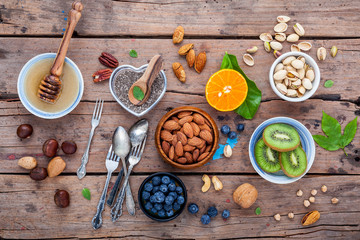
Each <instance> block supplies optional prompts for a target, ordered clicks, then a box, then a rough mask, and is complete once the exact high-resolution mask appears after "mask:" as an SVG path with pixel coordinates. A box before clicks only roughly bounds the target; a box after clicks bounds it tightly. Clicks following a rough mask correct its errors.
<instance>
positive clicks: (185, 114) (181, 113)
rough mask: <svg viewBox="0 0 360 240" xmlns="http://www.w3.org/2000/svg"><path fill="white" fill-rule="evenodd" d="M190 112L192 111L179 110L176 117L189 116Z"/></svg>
mask: <svg viewBox="0 0 360 240" xmlns="http://www.w3.org/2000/svg"><path fill="white" fill-rule="evenodd" d="M191 114H192V112H189V111H183V112H180V113H179V114H178V115H177V116H178V118H183V117H186V116H190V115H191Z"/></svg>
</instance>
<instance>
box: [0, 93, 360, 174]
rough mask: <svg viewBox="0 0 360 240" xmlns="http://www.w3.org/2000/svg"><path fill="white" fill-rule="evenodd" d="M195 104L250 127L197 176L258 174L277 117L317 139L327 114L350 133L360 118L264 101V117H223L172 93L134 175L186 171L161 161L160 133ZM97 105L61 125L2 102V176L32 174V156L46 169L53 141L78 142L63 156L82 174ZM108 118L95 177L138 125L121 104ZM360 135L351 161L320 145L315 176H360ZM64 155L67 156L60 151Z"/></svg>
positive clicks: (320, 105)
mask: <svg viewBox="0 0 360 240" xmlns="http://www.w3.org/2000/svg"><path fill="white" fill-rule="evenodd" d="M183 105H193V106H197V107H199V108H201V109H204V110H205V111H207V112H208V113H209V114H210V115H211V116H212V117H213V118H214V120H215V121H216V123H217V125H218V127H219V128H220V127H221V125H223V124H228V125H229V126H230V127H231V128H232V129H235V127H236V124H238V123H245V126H246V127H245V131H244V132H243V133H241V136H240V137H239V143H238V144H237V145H236V147H235V148H234V153H233V156H232V157H231V158H230V159H219V160H216V161H212V162H211V163H210V164H209V165H206V166H203V167H200V168H197V169H194V170H192V171H196V172H204V171H208V172H227V173H254V169H253V168H252V166H251V163H250V161H249V157H248V143H249V140H250V137H251V134H252V133H253V131H254V129H255V128H256V127H257V126H258V125H259V124H260V123H261V122H263V121H265V120H266V119H268V118H271V117H277V116H287V117H292V118H294V119H297V120H299V121H300V122H302V123H303V124H305V125H306V126H307V128H308V129H309V130H310V132H311V133H312V134H322V132H321V126H320V123H321V117H322V111H323V110H324V111H325V112H326V113H328V114H330V115H331V116H334V117H336V118H337V119H339V121H340V122H341V124H342V127H343V128H344V126H345V124H347V123H348V122H349V121H350V120H352V119H354V118H355V111H356V109H357V107H356V105H355V104H352V103H347V102H344V103H343V102H336V101H323V100H309V101H306V102H303V103H295V104H292V103H289V102H284V101H280V100H273V101H269V102H263V103H261V105H260V108H259V111H258V113H257V114H256V115H255V118H254V119H253V120H251V121H246V120H243V119H242V118H241V117H239V116H238V115H237V114H235V113H232V112H230V113H221V112H218V111H216V110H214V109H213V108H211V107H210V106H209V105H208V104H207V102H206V100H205V99H204V97H202V96H190V95H188V94H178V93H167V94H166V95H165V97H164V98H163V100H162V101H161V102H160V103H159V104H158V106H156V108H155V109H154V110H152V111H151V112H150V113H149V114H148V115H145V117H146V118H148V119H149V121H150V128H149V137H148V142H147V147H146V149H145V152H144V155H143V159H142V161H141V163H140V164H138V165H137V166H136V167H135V169H134V171H135V172H138V173H141V172H156V171H181V172H183V170H179V169H175V168H173V167H171V166H169V165H168V164H166V163H165V162H163V160H162V159H161V158H160V156H159V155H158V153H157V151H156V150H155V148H154V134H155V129H156V126H157V124H158V122H159V120H160V119H161V117H162V116H163V115H164V114H165V113H166V112H167V111H168V110H169V109H171V108H172V107H179V106H183ZM93 108H94V103H80V105H79V106H78V107H77V108H76V109H75V110H74V111H73V112H72V113H71V114H70V115H68V116H65V117H63V118H61V119H56V120H44V119H39V118H37V117H35V116H33V115H31V114H29V113H28V112H27V111H26V110H25V109H24V108H23V107H22V105H21V103H19V102H0V113H1V114H0V136H1V140H0V166H1V168H0V172H2V173H15V172H23V173H25V172H27V171H26V170H24V169H21V168H20V167H18V166H17V163H16V160H17V159H19V158H21V157H23V156H27V155H32V156H35V157H37V158H38V160H39V164H40V165H41V166H46V165H47V163H48V159H47V158H46V157H44V156H42V150H41V149H42V144H43V143H44V142H45V141H46V140H47V139H49V138H55V139H57V140H58V141H59V142H61V141H64V140H69V139H73V140H74V141H76V143H77V144H78V151H77V153H76V154H74V155H73V156H63V157H64V159H66V161H67V168H66V172H72V173H74V172H76V170H77V168H78V167H79V165H80V159H81V156H82V154H83V152H84V151H85V148H86V144H87V141H88V134H89V131H90V122H91V116H92V112H93ZM103 112H104V113H103V116H102V118H101V122H100V125H99V127H98V128H97V129H96V132H95V136H94V139H93V142H92V146H91V153H90V160H89V163H88V165H87V171H88V172H92V173H99V172H102V173H103V172H106V168H105V164H104V159H105V156H106V153H107V151H108V147H109V146H110V144H111V137H112V133H113V131H114V130H115V128H116V127H117V126H118V125H122V126H124V127H125V128H126V129H129V128H130V126H131V125H132V124H133V123H134V122H135V121H136V120H137V119H136V118H135V117H132V116H130V115H129V114H128V113H127V112H125V110H123V109H122V108H121V107H120V106H119V105H118V104H117V103H116V102H115V103H114V102H110V103H105V106H104V110H103ZM21 123H30V124H32V125H33V127H34V133H33V136H32V137H31V138H30V139H26V140H23V141H21V140H20V139H19V138H18V137H17V136H16V128H17V126H18V125H20V124H21ZM359 134H360V133H359V132H358V133H357V134H356V136H355V139H354V141H353V144H351V145H349V146H348V147H347V148H346V151H347V153H348V154H349V156H348V157H346V156H345V154H344V153H343V152H342V151H341V150H338V151H335V152H328V151H325V150H324V149H322V148H320V147H318V146H316V151H317V152H316V159H315V163H314V165H313V166H312V169H311V170H310V172H312V173H340V174H346V173H348V174H359V173H360V161H359V152H360V148H359V146H358V145H357V143H358V142H359V139H360V138H359V137H360V135H359ZM220 135H221V136H220V141H219V143H220V144H225V141H226V138H225V137H224V136H223V135H222V134H220ZM59 154H60V155H63V153H62V152H61V151H59Z"/></svg>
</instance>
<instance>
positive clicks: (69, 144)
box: [61, 141, 77, 154]
mask: <svg viewBox="0 0 360 240" xmlns="http://www.w3.org/2000/svg"><path fill="white" fill-rule="evenodd" d="M61 149H62V150H63V152H64V153H65V154H74V153H75V152H76V150H77V146H76V143H75V142H74V141H64V142H63V143H62V144H61Z"/></svg>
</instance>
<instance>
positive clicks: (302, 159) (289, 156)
mask: <svg viewBox="0 0 360 240" xmlns="http://www.w3.org/2000/svg"><path fill="white" fill-rule="evenodd" d="M280 165H281V169H282V170H283V171H284V173H285V174H286V175H287V176H289V177H298V176H300V175H302V174H303V173H304V172H305V171H306V168H307V158H306V153H305V151H304V150H303V149H302V148H301V147H298V148H296V149H295V150H292V151H290V152H282V153H280Z"/></svg>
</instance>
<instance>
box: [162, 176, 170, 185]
mask: <svg viewBox="0 0 360 240" xmlns="http://www.w3.org/2000/svg"><path fill="white" fill-rule="evenodd" d="M161 182H162V183H163V184H166V185H168V184H169V183H170V178H169V177H168V176H163V177H162V178H161Z"/></svg>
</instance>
